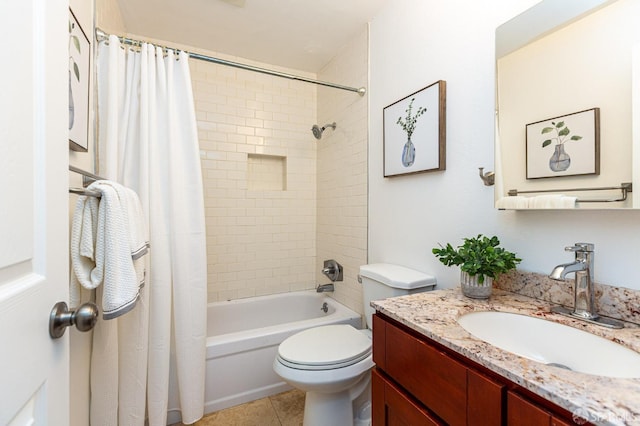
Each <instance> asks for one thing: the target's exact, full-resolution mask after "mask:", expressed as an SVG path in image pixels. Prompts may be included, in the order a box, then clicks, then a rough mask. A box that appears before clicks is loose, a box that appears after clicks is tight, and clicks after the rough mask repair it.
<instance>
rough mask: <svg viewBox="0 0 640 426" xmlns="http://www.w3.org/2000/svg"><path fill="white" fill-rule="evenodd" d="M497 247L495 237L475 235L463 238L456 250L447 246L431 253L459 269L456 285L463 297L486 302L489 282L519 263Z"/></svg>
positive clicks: (498, 243)
mask: <svg viewBox="0 0 640 426" xmlns="http://www.w3.org/2000/svg"><path fill="white" fill-rule="evenodd" d="M499 245H500V240H498V237H496V236H493V237H491V238H489V237H485V236H484V235H482V234H479V235H478V236H477V237H474V238H465V239H464V243H463V244H462V245H460V246H458V247H457V248H453V246H451V244H449V243H447V245H446V246H445V247H443V246H442V245H440V247H439V248H437V247H436V248H434V249H433V250H432V252H433V254H434V255H435V256H436V257H437V258H438V259H439V260H440V262H442V263H443V264H445V265H447V266H452V265H456V266H459V267H460V285H461V288H462V293H463V294H464V295H465V296H468V297H472V298H476V299H486V298H488V297H489V296H490V295H491V288H492V285H493V279H494V278H497V277H498V275H500V274H502V273H504V272H507V271H510V270H512V269H515V267H516V265H517V264H518V263H520V261H521V260H522V259H520V258H518V257H517V256H516V254H515V253H512V252H510V251H507V250H505V249H503V248H501V247H498V246H499Z"/></svg>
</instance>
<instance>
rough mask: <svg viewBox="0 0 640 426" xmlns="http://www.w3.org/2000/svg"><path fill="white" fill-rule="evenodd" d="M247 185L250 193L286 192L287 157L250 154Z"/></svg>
mask: <svg viewBox="0 0 640 426" xmlns="http://www.w3.org/2000/svg"><path fill="white" fill-rule="evenodd" d="M247 184H248V189H249V190H250V191H286V190H287V157H281V156H277V155H262V154H249V155H248V167H247Z"/></svg>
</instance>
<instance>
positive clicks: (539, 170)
mask: <svg viewBox="0 0 640 426" xmlns="http://www.w3.org/2000/svg"><path fill="white" fill-rule="evenodd" d="M525 127H526V141H525V143H526V178H527V179H541V178H556V177H564V176H580V175H599V174H600V108H591V109H587V110H584V111H578V112H574V113H571V114H566V115H561V116H558V117H553V118H548V119H546V120H541V121H536V122H535V123H530V124H527V125H526V126H525Z"/></svg>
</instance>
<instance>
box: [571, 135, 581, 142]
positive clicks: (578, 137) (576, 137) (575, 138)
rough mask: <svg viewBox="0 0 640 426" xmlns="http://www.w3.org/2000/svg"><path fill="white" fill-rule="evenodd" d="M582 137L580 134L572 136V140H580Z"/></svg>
mask: <svg viewBox="0 0 640 426" xmlns="http://www.w3.org/2000/svg"><path fill="white" fill-rule="evenodd" d="M580 139H582V136H578V135H575V136H571V140H572V141H579V140H580Z"/></svg>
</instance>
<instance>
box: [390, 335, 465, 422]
mask: <svg viewBox="0 0 640 426" xmlns="http://www.w3.org/2000/svg"><path fill="white" fill-rule="evenodd" d="M385 339H386V369H385V371H386V372H387V373H388V374H389V376H391V377H392V378H393V379H395V380H396V381H397V382H398V383H399V384H400V385H401V386H402V387H404V388H405V389H406V390H407V391H408V392H409V393H410V394H412V395H414V396H415V397H416V399H418V400H419V401H421V402H422V403H423V404H424V405H426V406H427V407H429V409H430V410H432V411H433V412H434V413H436V414H437V415H438V416H439V417H440V418H442V419H443V420H444V421H446V422H447V423H449V424H450V425H452V426H457V425H466V424H467V369H466V367H464V366H463V365H462V364H460V363H459V362H457V361H455V360H453V359H452V358H450V357H449V356H448V355H446V354H444V353H442V352H440V351H439V350H438V349H436V348H435V347H433V346H431V345H429V344H427V343H425V342H422V341H420V340H418V339H417V338H415V337H413V336H412V335H410V334H408V333H406V332H404V331H403V330H401V329H399V328H398V327H396V326H393V325H391V324H386V335H385Z"/></svg>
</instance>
